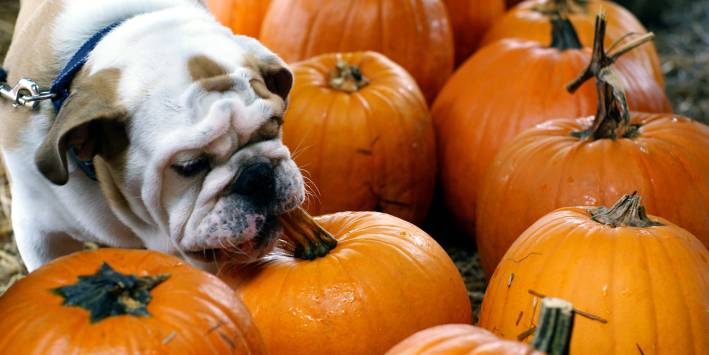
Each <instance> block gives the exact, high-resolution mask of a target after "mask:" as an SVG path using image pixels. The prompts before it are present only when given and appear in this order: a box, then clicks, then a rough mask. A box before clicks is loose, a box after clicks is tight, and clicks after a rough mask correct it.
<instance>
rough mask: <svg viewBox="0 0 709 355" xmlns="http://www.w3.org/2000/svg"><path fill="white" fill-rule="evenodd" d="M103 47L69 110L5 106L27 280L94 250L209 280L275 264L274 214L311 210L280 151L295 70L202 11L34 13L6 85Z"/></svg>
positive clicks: (43, 7) (144, 1)
mask: <svg viewBox="0 0 709 355" xmlns="http://www.w3.org/2000/svg"><path fill="white" fill-rule="evenodd" d="M97 34H100V36H98V38H100V40H98V41H97V43H94V45H95V47H94V48H93V50H91V51H90V52H88V54H87V55H86V60H85V64H84V65H83V66H82V67H80V69H79V70H76V71H75V73H73V74H72V75H71V77H72V78H71V80H69V81H70V85H67V87H66V94H67V95H66V96H67V97H66V99H65V100H64V101H63V102H61V103H60V104H59V105H57V107H54V106H55V105H53V103H52V102H49V101H43V102H42V103H41V104H40V105H39V107H38V108H37V109H35V110H30V109H28V108H25V107H17V108H15V107H13V105H12V103H11V102H8V101H2V100H0V120H1V129H0V131H1V133H0V142H1V143H2V145H1V147H2V155H3V157H4V161H5V164H6V166H7V170H8V173H9V177H10V180H11V191H12V195H13V200H12V223H13V227H14V231H15V236H16V239H17V245H18V248H19V251H20V254H21V256H22V259H23V260H24V262H25V264H26V265H27V268H28V269H29V270H30V271H31V270H33V269H36V268H37V267H39V266H41V265H42V264H44V263H46V262H48V261H50V260H52V259H54V258H57V257H59V256H62V255H65V254H68V253H71V252H74V251H77V250H80V249H82V247H83V244H84V243H83V242H95V243H98V244H101V245H106V246H113V247H122V248H148V249H153V250H158V251H161V252H165V253H170V254H173V255H178V256H182V257H183V258H187V259H188V260H189V261H190V262H192V263H194V264H197V265H198V266H200V267H202V268H204V269H210V268H213V267H214V265H215V263H214V262H213V261H214V260H216V259H219V258H223V257H228V258H229V260H233V261H235V262H250V261H253V260H256V259H258V258H260V257H261V256H263V255H264V254H266V253H268V252H269V251H270V250H271V249H272V247H273V246H274V243H275V241H276V240H277V236H278V234H279V225H278V223H277V217H278V216H279V215H281V214H283V213H285V212H287V211H289V210H291V209H294V208H296V207H297V206H298V205H299V204H301V203H302V201H303V199H304V186H303V178H302V176H301V174H300V171H299V169H298V168H297V167H296V165H295V163H294V162H293V160H292V159H291V154H290V152H289V150H288V148H287V147H286V146H285V145H283V143H282V141H281V124H282V122H283V114H284V110H285V109H286V98H287V96H288V93H289V91H290V89H291V86H292V82H293V77H292V74H291V72H290V71H289V69H288V68H287V67H286V65H285V64H284V62H283V61H282V60H281V59H279V58H278V57H277V56H276V55H274V54H273V53H272V52H270V51H269V50H268V49H266V48H264V47H263V46H262V45H261V44H260V43H259V42H258V41H256V40H254V39H252V38H248V37H244V36H238V35H234V34H232V32H231V31H230V30H229V29H227V28H225V27H223V26H221V25H220V24H219V23H218V22H217V21H216V20H215V19H214V17H213V16H212V15H211V14H210V13H209V12H208V11H207V10H206V9H205V7H204V5H203V4H202V3H201V2H200V1H197V0H102V1H95V0H22V1H21V10H20V14H19V18H18V20H17V25H16V30H15V33H14V36H13V40H12V44H11V46H10V49H9V52H8V54H7V57H6V60H5V63H4V65H3V67H4V68H5V69H7V71H8V72H9V77H8V83H15V82H17V81H18V80H19V79H20V78H21V77H27V78H31V79H33V80H35V81H37V82H38V84H39V85H40V86H43V87H49V86H50V85H51V84H52V82H53V81H56V80H57V76H58V75H60V73H61V72H62V71H63V70H66V69H67V64H71V61H72V60H73V59H72V58H73V57H74V56H75V55H76V53H77V52H79V51H81V49H82V47H83V46H85V45H86V43H87V41H90V39H91V38H94V37H96V35H97ZM55 104H56V102H55Z"/></svg>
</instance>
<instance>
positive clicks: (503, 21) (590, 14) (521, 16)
mask: <svg viewBox="0 0 709 355" xmlns="http://www.w3.org/2000/svg"><path fill="white" fill-rule="evenodd" d="M553 1H558V0H527V1H524V2H522V3H520V4H519V5H517V6H516V7H514V8H513V9H511V10H510V11H508V12H507V13H506V14H505V15H504V16H503V17H502V18H500V19H499V20H498V21H496V22H495V24H494V25H493V26H492V27H491V28H490V29H489V31H487V33H486V34H485V37H483V39H482V42H481V45H482V46H485V45H489V44H492V43H494V42H496V41H499V40H502V39H508V38H517V39H527V40H532V41H537V42H540V43H544V44H547V43H549V41H550V40H551V36H550V33H551V26H550V25H549V19H548V17H547V16H546V15H544V14H542V13H540V12H538V11H535V10H534V8H535V7H537V6H539V5H541V4H544V3H547V2H553ZM562 1H567V2H569V3H573V4H576V6H577V7H578V8H579V9H581V12H574V13H570V14H568V16H569V19H570V20H571V22H572V23H573V24H574V27H575V28H576V32H578V35H579V39H580V40H581V43H583V44H584V46H586V47H592V46H593V35H594V23H595V17H596V13H597V12H598V9H600V8H601V7H602V8H603V9H604V11H605V12H606V14H607V15H606V18H607V19H608V28H607V30H606V39H605V44H606V47H610V45H611V44H612V43H614V42H615V41H617V40H619V39H620V38H621V37H623V36H625V35H626V34H627V33H646V32H647V30H646V29H645V27H644V26H643V25H642V24H641V23H640V21H638V19H637V18H635V16H633V14H632V13H630V11H628V10H626V9H625V8H623V7H622V6H620V5H618V4H615V3H614V2H611V1H599V0H587V1H588V5H586V6H581V5H578V4H579V3H580V2H581V1H579V0H562ZM625 61H632V62H634V63H637V64H638V65H640V66H641V67H643V68H645V71H646V73H648V74H649V75H652V76H653V77H654V78H655V80H656V81H657V82H658V83H659V84H660V85H661V86H663V87H664V85H665V79H664V75H663V74H662V67H661V65H662V64H661V62H660V57H659V56H658V55H657V49H656V48H655V45H654V44H653V43H648V44H646V45H644V46H642V47H640V48H637V49H635V50H633V51H632V52H630V53H628V54H627V55H626V56H624V57H622V58H620V59H619V60H618V62H619V63H622V62H625Z"/></svg>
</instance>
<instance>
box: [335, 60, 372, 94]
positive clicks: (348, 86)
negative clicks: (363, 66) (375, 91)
mask: <svg viewBox="0 0 709 355" xmlns="http://www.w3.org/2000/svg"><path fill="white" fill-rule="evenodd" d="M367 85H369V79H367V78H366V77H365V76H364V75H362V71H361V70H360V69H359V67H357V66H355V65H350V64H349V63H347V62H346V61H345V60H344V59H342V58H338V59H337V64H336V66H335V69H334V70H333V72H332V74H331V77H330V86H331V87H332V88H333V89H335V90H339V91H344V92H348V93H353V92H357V91H359V90H360V89H361V88H363V87H365V86H367Z"/></svg>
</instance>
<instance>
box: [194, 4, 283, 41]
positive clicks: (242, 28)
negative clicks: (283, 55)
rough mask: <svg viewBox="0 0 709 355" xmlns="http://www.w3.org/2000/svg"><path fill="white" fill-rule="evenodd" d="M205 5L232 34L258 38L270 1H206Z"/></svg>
mask: <svg viewBox="0 0 709 355" xmlns="http://www.w3.org/2000/svg"><path fill="white" fill-rule="evenodd" d="M206 3H207V7H208V8H209V10H210V11H211V12H212V13H213V14H214V16H215V17H216V18H217V20H219V22H221V23H222V24H223V25H224V26H227V27H229V28H231V30H232V31H233V32H234V33H236V34H240V35H246V36H249V37H254V38H258V37H259V34H260V33H261V24H262V22H263V19H264V17H266V12H268V7H269V5H270V4H271V0H206Z"/></svg>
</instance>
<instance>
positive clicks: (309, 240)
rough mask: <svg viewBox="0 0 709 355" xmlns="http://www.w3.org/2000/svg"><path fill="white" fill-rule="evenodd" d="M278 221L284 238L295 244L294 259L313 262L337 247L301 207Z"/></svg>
mask: <svg viewBox="0 0 709 355" xmlns="http://www.w3.org/2000/svg"><path fill="white" fill-rule="evenodd" d="M278 220H279V222H280V224H281V226H283V231H284V233H285V237H286V238H287V239H289V240H291V241H292V242H293V243H295V252H294V255H295V257H296V258H299V259H305V260H314V259H317V258H320V257H323V256H325V255H327V254H328V253H329V252H330V250H332V249H335V247H336V246H337V239H335V238H334V237H333V236H332V234H330V233H329V232H328V231H326V230H325V229H323V228H322V227H321V226H320V225H319V224H317V222H315V220H314V219H313V217H312V216H310V214H308V212H306V211H305V210H304V209H303V208H302V207H299V208H297V209H295V210H293V211H291V212H288V213H286V214H283V215H281V216H280V217H278Z"/></svg>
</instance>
